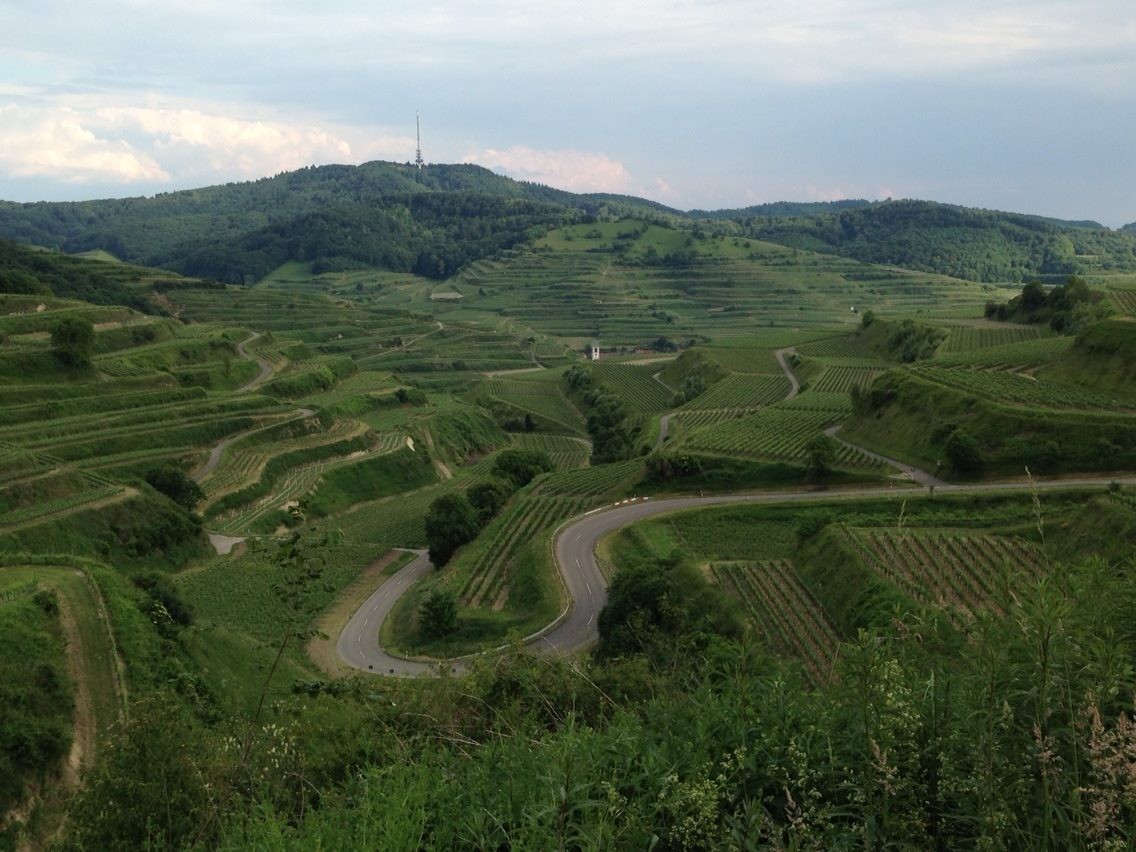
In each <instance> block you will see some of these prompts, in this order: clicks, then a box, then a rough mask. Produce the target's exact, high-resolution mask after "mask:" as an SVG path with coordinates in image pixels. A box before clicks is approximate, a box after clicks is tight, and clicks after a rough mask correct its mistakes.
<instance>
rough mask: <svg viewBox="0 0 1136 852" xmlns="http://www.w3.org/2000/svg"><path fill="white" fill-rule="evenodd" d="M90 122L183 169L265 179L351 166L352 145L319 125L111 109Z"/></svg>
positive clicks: (196, 112) (194, 112)
mask: <svg viewBox="0 0 1136 852" xmlns="http://www.w3.org/2000/svg"><path fill="white" fill-rule="evenodd" d="M91 121H92V122H94V123H96V124H98V125H100V126H103V127H106V128H108V129H110V130H112V131H114V132H117V133H120V134H123V135H130V134H140V135H141V136H142V137H143V138H145V139H146V140H148V143H149V145H150V148H151V150H152V151H153V152H154V156H155V157H156V158H158V159H159V160H161V161H163V162H167V163H170V164H171V166H173V165H174V164H177V165H178V166H180V167H181V168H179V171H181V170H183V169H184V170H189V171H200V172H212V173H215V174H218V175H222V174H224V175H239V176H242V177H250V178H251V177H261V176H263V175H265V174H268V173H273V172H279V171H286V170H289V169H295V168H298V167H300V166H304V165H309V164H312V163H327V162H348V161H350V159H351V157H352V151H351V146H350V145H349V144H348V142H347V141H346V140H345V139H343V138H342V137H340V136H337V135H335V134H333V133H331V132H329V131H327V130H325V129H323V128H321V127H319V126H311V125H305V124H289V123H284V122H280V121H264V120H248V119H241V118H234V117H233V116H229V115H211V114H207V113H205V112H202V111H201V110H197V109H153V108H147V107H111V108H104V109H98V110H95V112H94V114H93V115H92V116H91Z"/></svg>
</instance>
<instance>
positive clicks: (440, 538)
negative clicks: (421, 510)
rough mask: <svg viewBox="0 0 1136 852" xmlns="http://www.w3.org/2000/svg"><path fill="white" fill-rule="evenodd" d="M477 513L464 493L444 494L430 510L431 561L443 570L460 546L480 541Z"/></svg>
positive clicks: (427, 530) (428, 539) (428, 534)
mask: <svg viewBox="0 0 1136 852" xmlns="http://www.w3.org/2000/svg"><path fill="white" fill-rule="evenodd" d="M479 528H480V525H479V524H478V522H477V513H476V512H474V510H473V506H471V505H470V503H469V500H468V499H467V498H466V496H465V495H464V494H443V495H442V496H441V497H439V498H438V499H437V500H435V501H434V502H433V503H431V504H430V508H429V509H427V510H426V542H427V544H428V545H429V547H430V561H431V562H433V563H434V565H435V567H438V568H441V567H442V566H443V565H445V564H446V563H447V562H449V561H450V557H451V556H453V555H454V551H456V550H457V549H458V548H459V547H461V546H462V545H463V544H465V543H466V542H467V541H473V540H474V539H475V538H477V532H478V529H479Z"/></svg>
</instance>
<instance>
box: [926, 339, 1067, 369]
mask: <svg viewBox="0 0 1136 852" xmlns="http://www.w3.org/2000/svg"><path fill="white" fill-rule="evenodd" d="M1072 345H1073V338H1072V337H1067V336H1060V335H1054V336H1052V337H1034V338H1029V339H1026V340H1021V341H1018V342H1017V343H1003V344H1001V345H999V346H990V347H987V348H985V349H974V350H971V351H969V352H957V353H953V354H950V355H941V356H939V357H937V358H936V359H935V364H936V365H938V366H943V367H967V368H969V369H973V370H1000V371H1004V372H1008V373H1027V372H1030V371H1032V370H1035V369H1037V368H1038V367H1041V366H1043V365H1044V364H1048V363H1050V362H1051V361H1053V360H1054V359H1055V358H1057V357H1059V356H1060V355H1061V353H1062V352H1064V351H1066V350H1067V349H1068V348H1069V347H1070V346H1072Z"/></svg>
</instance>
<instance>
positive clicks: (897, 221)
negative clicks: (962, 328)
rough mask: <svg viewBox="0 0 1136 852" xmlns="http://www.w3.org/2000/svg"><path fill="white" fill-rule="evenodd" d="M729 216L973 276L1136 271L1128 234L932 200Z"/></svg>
mask: <svg viewBox="0 0 1136 852" xmlns="http://www.w3.org/2000/svg"><path fill="white" fill-rule="evenodd" d="M731 217H732V218H735V219H736V220H738V221H739V222H740V224H741V226H742V227H743V229H744V231H745V233H746V234H747V235H748V236H751V237H753V238H755V239H762V240H769V241H771V242H776V243H783V244H785V245H791V246H796V247H798V248H804V249H809V250H812V251H821V252H831V253H833V254H839V255H843V256H845V257H853V258H856V259H857V260H862V261H866V262H869V263H884V264H893V265H896V266H903V267H906V268H909V269H923V270H927V271H929V272H938V273H941V274H945V275H953V276H955V277H957V278H966V279H969V280H972V281H1025V280H1028V279H1030V278H1035V277H1045V276H1054V277H1056V278H1059V279H1063V278H1064V277H1065V276H1067V275H1073V274H1082V273H1088V272H1093V271H1132V270H1136V235H1133V234H1132V233H1131V232H1130V231H1110V230H1108V229H1105V228H1100V227H1096V228H1093V227H1084V226H1085V225H1092V224H1095V223H1059V222H1056V221H1054V220H1051V219H1044V218H1041V217H1037V216H1025V215H1021V214H1016V213H1001V212H996V211H989V210H974V209H968V208H964V207H955V206H952V205H947V204H936V203H934V202H929V201H894V202H891V201H889V202H882V203H877V204H872V205H869V206H866V207H859V208H853V209H848V210H843V211H841V212H839V213H829V214H825V215H813V216H796V217H792V218H773V219H769V218H764V217H761V216H748V217H747V216H744V215H733V214H731Z"/></svg>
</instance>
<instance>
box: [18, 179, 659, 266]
mask: <svg viewBox="0 0 1136 852" xmlns="http://www.w3.org/2000/svg"><path fill="white" fill-rule="evenodd" d="M629 212H638V213H641V214H644V215H668V214H669V213H670V212H673V211H668V210H667V209H666V208H663V207H662V206H661V205H656V204H653V203H652V202H647V201H643V200H641V199H634V198H624V197H621V196H611V195H598V194H597V195H574V194H572V193H567V192H563V191H561V190H555V189H551V188H549V187H545V186H540V185H536V184H529V183H522V182H518V181H513V180H510V179H508V178H504V177H501V176H499V175H495V174H493V173H492V172H490V171H488V170H487V169H483V168H480V167H478V166H472V165H435V166H430V167H428V168H426V169H422V170H419V169H415V168H413V167H411V166H406V165H399V164H396V163H380V162H374V163H365V164H363V165H361V166H320V167H312V168H307V169H301V170H299V171H295V172H286V173H282V174H279V175H276V176H275V177H271V178H264V179H262V180H258V181H253V182H249V183H240V184H226V185H224V186H213V187H206V188H202V189H195V190H184V191H178V192H171V193H162V194H159V195H156V196H154V197H152V198H126V199H108V200H101V201H85V202H75V203H36V204H12V203H7V202H4V203H0V234H2V235H4V236H7V237H9V238H11V239H15V240H20V241H22V242H28V243H33V244H35V245H41V246H47V247H50V248H55V249H59V250H62V251H65V252H71V253H77V252H86V251H94V250H104V251H107V252H110V253H111V254H112V255H114V256H115V257H118V258H120V259H122V260H126V261H129V262H132V263H143V264H146V265H150V266H162V267H166V268H169V269H174V270H177V271H179V272H183V273H185V274H189V275H200V276H207V277H213V278H217V279H219V280H223V281H229V282H232V283H244V282H246V281H248V282H252V281H255V280H257V279H259V278H262V277H263V276H265V275H267V274H268V273H269V272H271V271H272V270H273V269H275V268H276V267H278V266H280V265H281V264H282V263H285V262H287V261H308V262H313V263H316V264H317V265H318V267H319V268H320V269H322V270H327V269H342V268H351V267H357V266H372V267H380V268H383V269H390V270H397V271H414V272H418V273H421V274H423V275H428V276H430V277H435V278H441V277H446V276H448V275H451V274H452V273H453V272H455V271H456V270H457V269H458V268H459V267H461V266H462V265H463V264H465V263H466V262H468V261H470V260H474V259H477V258H479V257H485V256H487V255H491V254H493V253H495V252H497V251H499V250H501V249H503V248H508V247H510V246H513V245H515V244H517V243H519V242H522V241H524V240H526V239H528V237H529V236H530V235H531V233H532V230H533V229H540V228H543V227H549V226H555V225H558V224H562V223H564V222H566V221H571V220H573V219H574V218H577V217H579V216H581V215H593V214H597V213H604V214H605V215H606V214H615V213H629Z"/></svg>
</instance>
